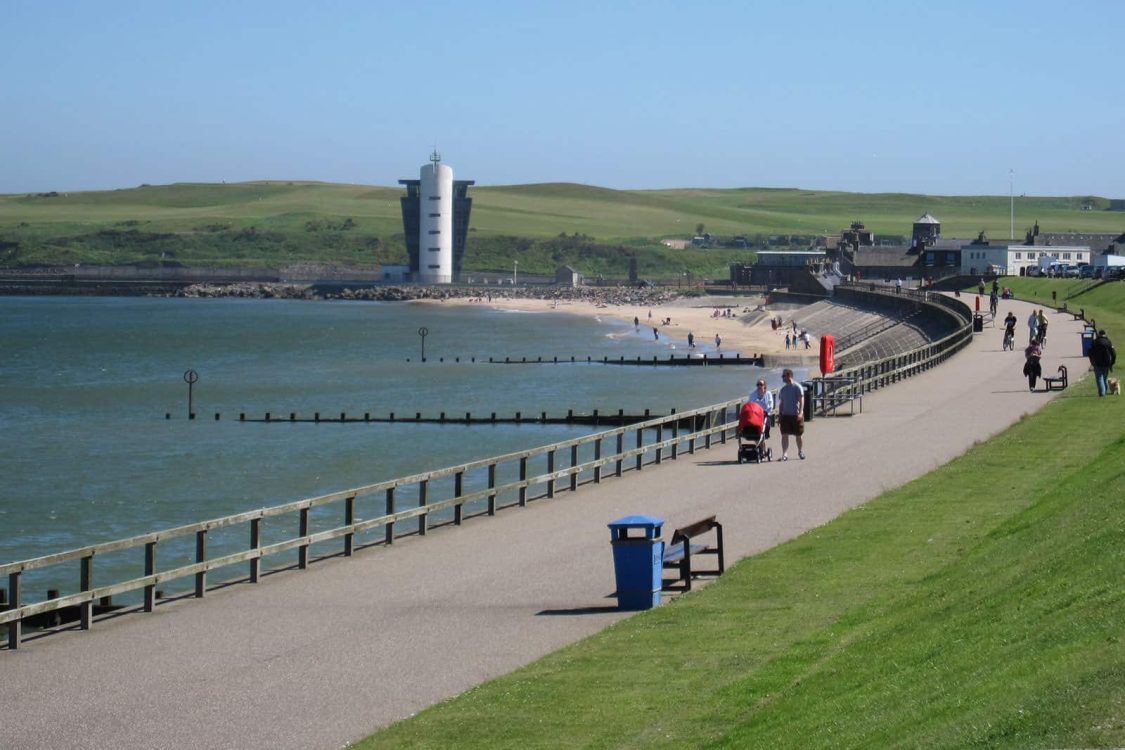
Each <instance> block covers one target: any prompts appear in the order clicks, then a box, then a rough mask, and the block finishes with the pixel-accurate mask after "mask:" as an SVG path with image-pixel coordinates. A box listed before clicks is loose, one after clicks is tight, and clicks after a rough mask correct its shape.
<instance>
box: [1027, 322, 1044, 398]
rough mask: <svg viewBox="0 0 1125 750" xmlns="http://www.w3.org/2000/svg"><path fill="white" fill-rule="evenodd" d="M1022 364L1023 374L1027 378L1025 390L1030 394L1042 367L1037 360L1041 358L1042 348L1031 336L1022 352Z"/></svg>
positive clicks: (1040, 375)
mask: <svg viewBox="0 0 1125 750" xmlns="http://www.w3.org/2000/svg"><path fill="white" fill-rule="evenodd" d="M1023 356H1024V360H1025V361H1024V363H1023V374H1024V375H1026V376H1027V390H1028V391H1030V392H1031V393H1034V392H1035V381H1036V380H1038V379H1039V378H1040V377H1042V375H1043V365H1042V364H1040V362H1039V360H1041V359H1042V358H1043V347H1041V346H1039V342H1038V341H1037V340H1036V339H1035V337H1034V336H1033V337H1032V338H1031V341H1030V342H1029V343H1028V345H1027V348H1026V349H1024V350H1023Z"/></svg>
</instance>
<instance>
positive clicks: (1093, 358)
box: [1089, 330, 1117, 397]
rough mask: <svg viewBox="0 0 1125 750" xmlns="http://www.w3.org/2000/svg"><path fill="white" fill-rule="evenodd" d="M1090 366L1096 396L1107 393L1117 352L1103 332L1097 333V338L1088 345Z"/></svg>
mask: <svg viewBox="0 0 1125 750" xmlns="http://www.w3.org/2000/svg"><path fill="white" fill-rule="evenodd" d="M1089 356H1090V364H1091V365H1092V366H1093V368H1094V382H1095V383H1096V384H1097V386H1098V396H1099V397H1101V396H1104V395H1106V393H1108V392H1109V372H1110V370H1112V369H1113V366H1114V365H1115V364H1117V350H1116V349H1114V348H1113V342H1112V341H1110V340H1109V336H1106V335H1105V331H1104V330H1101V331H1098V336H1097V338H1095V339H1094V341H1093V343H1091V344H1090V355H1089Z"/></svg>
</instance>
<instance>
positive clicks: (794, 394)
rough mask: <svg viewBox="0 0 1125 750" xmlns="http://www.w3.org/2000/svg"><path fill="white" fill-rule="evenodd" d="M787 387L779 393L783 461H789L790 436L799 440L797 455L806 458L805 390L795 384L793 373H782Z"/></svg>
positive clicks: (778, 411) (787, 369)
mask: <svg viewBox="0 0 1125 750" xmlns="http://www.w3.org/2000/svg"><path fill="white" fill-rule="evenodd" d="M781 379H782V380H784V381H785V385H783V386H781V390H780V391H778V392H777V413H778V422H779V423H780V424H781V460H782V461H788V460H789V436H790V435H792V436H793V437H794V438H796V440H797V455H798V456H799V457H800V458H801V459H804V457H805V442H804V434H805V389H804V388H802V387H801V386H800V385H798V384H797V383H794V382H793V371H792V370H790V369H789V368H786V369H785V370H784V371H783V372H782V373H781Z"/></svg>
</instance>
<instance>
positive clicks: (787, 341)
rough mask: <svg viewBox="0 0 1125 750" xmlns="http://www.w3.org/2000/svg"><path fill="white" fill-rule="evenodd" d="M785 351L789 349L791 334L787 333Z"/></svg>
mask: <svg viewBox="0 0 1125 750" xmlns="http://www.w3.org/2000/svg"><path fill="white" fill-rule="evenodd" d="M785 351H789V334H788V333H786V334H785Z"/></svg>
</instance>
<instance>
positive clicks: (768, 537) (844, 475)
mask: <svg viewBox="0 0 1125 750" xmlns="http://www.w3.org/2000/svg"><path fill="white" fill-rule="evenodd" d="M1031 308H1032V306H1031V305H1030V304H1027V303H1022V302H1004V303H1003V304H1001V305H1000V316H1001V317H1003V316H1004V315H1005V314H1006V313H1007V311H1008V310H1009V309H1011V310H1013V311H1014V312H1015V313H1016V316H1017V317H1018V318H1019V320H1020V323H1019V327H1018V328H1017V331H1018V334H1019V335H1018V337H1017V342H1019V341H1021V340H1022V339H1023V337H1024V336H1025V335H1026V331H1027V327H1026V325H1025V320H1026V318H1027V316H1028V314H1029V313H1030V311H1031ZM1048 316H1049V319H1050V321H1051V323H1050V337H1049V340H1048V347H1047V350H1046V355H1045V357H1044V360H1043V369H1044V372H1046V373H1050V374H1053V373H1054V371H1055V370H1056V369H1057V367H1058V365H1060V364H1065V365H1067V366H1068V368H1069V371H1070V375H1071V378H1072V380H1074V379H1077V378H1080V377H1081V376H1082V375H1083V373H1085V372H1086V370H1087V365H1086V360H1085V359H1083V358H1081V357H1080V342H1079V336H1078V332H1079V331H1080V328H1081V323H1076V322H1073V321H1072V320H1071V316H1070V315H1066V314H1060V313H1054V312H1049V313H1048ZM1022 362H1023V355H1022V353H1021V351H1020V350H1019V349H1017V351H1016V352H1005V351H1002V350H1001V330H1000V329H999V328H991V327H986V328H985V330H984V333H983V334H979V335H977V336H975V337H974V341H973V344H972V346H971V347H969V348H968V349H967V350H965V351H963V352H961V353H959V354H957V355H956V356H955V357H953V358H952V359H951V360H950V361H948V362H947V363H945V364H943V365H941V366H939V367H937V368H936V369H934V370H930V371H929V372H927V373H925V374H923V375H920V376H918V377H915V378H911V379H909V380H907V381H904V382H902V383H899V384H896V385H894V386H892V387H890V388H887V389H884V390H882V391H879V392H877V393H875V394H873V395H871V396H869V397H868V398H867V399H866V400H865V401H864V404H863V413H862V414H861V415H857V416H854V417H843V418H835V419H833V418H824V419H816V420H814V421H812V422H811V423H809V425H808V427H807V429H806V441H807V442H806V447H807V453H808V460H805V461H799V460H790V461H788V462H787V463H779V462H777V461H776V460H775V461H774V462H773V463H771V464H762V465H745V464H744V465H739V464H737V463H736V462H735V454H736V447H735V444H734V443H733V442H728V443H727V444H726V445H725V446H718V447H715V448H713V449H712V450H710V451H697V452H696V454H695V455H694V456H688V455H686V454H681V455H682V457H681V458H680V459H679V460H678V461H675V462H671V461H666V462H665V463H664V464H662V465H661V466H649V467H646V468H645V469H644V470H643V471H641V472H629V473H627V475H626V477H625V478H622V479H613V478H610V479H608V480H606V481H605V482H603V483H602V484H601V485H596V486H595V485H592V484H590V485H586V486H584V487H581V488H579V490H578V492H576V493H568V492H562V493H559V494H558V495H556V497H555V499H554V500H549V501H548V500H542V501H539V502H536V503H533V504H532V505H530V506H529V507H527V508H525V509H517V508H513V509H510V510H506V511H504V512H501V513H499V514H498V515H497V516H496V517H495V518H492V519H488V518H479V519H474V520H471V521H468V522H466V523H465V524H464V525H463V526H462V527H461V528H458V529H454V528H452V527H450V528H442V529H438V530H435V531H433V532H432V533H431V534H430V535H429V536H428V537H427V538H424V539H423V538H417V537H411V538H407V539H403V540H400V541H399V542H397V543H396V544H395V545H394V546H393V547H392V548H382V547H376V548H370V549H367V550H364V551H362V552H359V553H357V554H356V556H355V557H353V558H351V559H348V560H345V559H331V560H325V561H321V562H317V563H314V564H313V565H311V566H310V568H309V569H308V570H306V571H303V572H302V571H291V572H285V573H281V574H278V575H270V576H267V577H266V578H265V579H264V580H263V582H262V583H260V584H258V585H255V586H251V585H248V584H247V585H236V586H230V587H227V588H224V589H220V590H216V591H211V592H208V594H207V596H206V597H205V598H204V599H202V600H187V601H184V602H178V603H167V604H164V605H162V606H159V607H157V609H156V612H154V613H153V614H148V615H146V614H133V615H129V616H124V617H117V618H113V619H111V620H108V621H99V622H96V623H95V624H94V628H93V629H92V630H90V631H88V632H81V631H73V632H67V633H62V634H56V635H52V636H49V637H46V638H40V639H36V640H33V641H30V642H28V643H27V644H25V646H24V647H23V648H21V649H19V650H17V651H6V650H4V651H0V706H3V712H2V718H0V746H2V747H4V748H13V749H17V748H123V747H136V748H149V749H152V748H183V747H190V748H193V750H204V749H205V748H224V749H225V748H238V747H252V746H260V747H269V748H275V749H283V748H301V749H302V750H303V749H305V748H336V747H340V746H341V745H343V744H345V743H347V742H348V741H351V740H354V739H357V738H359V737H362V736H364V735H366V734H368V733H370V732H372V731H374V730H375V729H377V728H379V727H381V726H385V725H386V724H388V723H390V722H393V721H395V720H397V719H400V718H403V717H406V716H410V715H411V714H412V713H414V712H416V711H419V710H420V709H422V708H425V707H426V706H429V705H431V704H433V703H435V702H437V701H440V700H443V699H445V698H449V697H452V696H454V695H457V694H458V693H460V692H462V691H464V690H466V689H467V688H470V687H472V686H474V685H476V684H478V683H480V682H482V681H484V680H487V679H489V678H491V677H495V676H497V675H501V674H504V673H507V672H510V671H512V670H513V669H515V668H517V667H519V666H521V665H524V664H527V663H528V662H531V661H533V660H535V659H536V658H538V657H541V656H543V655H544V654H547V653H549V652H551V651H553V650H555V649H558V648H559V647H561V646H563V645H566V644H569V643H573V642H574V641H576V640H579V639H580V638H582V637H584V636H586V635H589V634H591V633H594V632H596V631H598V630H601V629H602V628H604V627H606V626H607V625H609V624H610V623H612V622H615V621H617V620H619V619H620V618H621V617H622V616H623V615H621V614H619V613H617V612H616V611H615V610H614V609H612V607H613V604H614V600H613V599H610V598H608V596H609V595H610V594H611V593H612V592H613V589H614V581H613V569H612V560H611V555H610V546H609V531H608V530H607V529H606V523H607V522H608V521H611V520H613V519H615V518H618V517H620V516H624V515H628V514H631V513H646V514H651V515H656V516H661V517H664V518H665V519H666V521H667V527H666V529H665V531H666V534H667V533H671V528H673V527H675V526H677V525H681V524H683V523H687V522H690V521H693V520H696V519H698V518H699V517H701V516H703V515H710V514H713V513H714V514H717V515H718V517H719V520H720V521H721V522H722V523H723V527H724V535H725V540H726V544H727V550H728V553H727V554H728V560H729V561H731V562H733V561H734V560H737V559H738V558H741V557H743V556H746V555H749V554H753V553H755V552H759V551H761V550H764V549H767V548H769V547H771V546H774V545H776V544H778V543H780V542H783V541H785V540H787V539H790V538H792V537H794V536H796V535H798V534H800V533H802V532H803V531H805V530H806V529H809V528H812V527H815V526H818V525H820V524H823V523H825V522H826V521H829V520H830V519H832V518H833V517H835V516H836V515H838V514H840V513H841V512H843V511H844V510H846V509H848V508H851V507H853V506H855V505H858V504H860V503H862V502H864V501H866V500H868V499H870V498H872V497H874V496H877V495H879V494H880V493H882V492H883V491H884V490H887V489H889V488H892V487H895V486H897V485H900V484H902V483H904V482H906V481H908V480H910V479H913V478H915V477H918V476H920V475H922V474H925V473H926V472H928V471H930V470H931V469H934V468H936V467H938V466H940V465H942V464H944V463H946V462H947V461H949V460H950V459H952V458H954V457H955V456H957V455H959V454H962V453H964V452H965V451H968V450H972V446H973V444H974V443H975V442H977V441H985V440H988V438H989V437H990V436H992V435H995V434H996V433H998V432H1000V431H1002V430H1003V429H1004V428H1006V427H1007V426H1008V425H1010V424H1012V423H1013V422H1014V421H1016V420H1018V419H1019V418H1020V416H1021V415H1023V414H1025V413H1028V412H1031V411H1034V410H1036V409H1038V408H1039V407H1041V406H1042V405H1043V404H1045V403H1046V402H1047V400H1048V399H1049V398H1051V395H1049V394H1047V393H1043V392H1037V393H1029V392H1028V389H1027V381H1026V379H1025V378H1024V377H1023V376H1022V375H1021V372H1020V371H1021V367H1022ZM750 386H751V383H750V382H749V381H748V382H747V388H748V389H749V387H750ZM1072 387H1073V386H1072ZM1083 387H1090V388H1092V386H1090V385H1089V384H1088V383H1084V384H1083ZM770 443H771V445H772V446H773V447H774V451H775V455H780V436H779V435H777V434H776V433H775V436H774V437H773V438H771V441H770ZM793 454H794V457H795V450H794V451H793ZM986 483H987V477H982V478H981V486H982V491H983V489H984V487H985V486H986Z"/></svg>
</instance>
